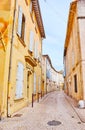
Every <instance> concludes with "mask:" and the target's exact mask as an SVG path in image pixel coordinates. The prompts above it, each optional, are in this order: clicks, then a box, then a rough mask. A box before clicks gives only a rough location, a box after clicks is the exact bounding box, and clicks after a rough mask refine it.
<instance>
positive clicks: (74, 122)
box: [0, 91, 85, 130]
mask: <svg viewBox="0 0 85 130" xmlns="http://www.w3.org/2000/svg"><path fill="white" fill-rule="evenodd" d="M17 114H18V115H20V117H12V118H5V119H4V120H2V121H0V130H85V123H83V122H81V120H80V118H79V116H78V114H77V113H76V112H75V110H74V108H73V107H72V105H71V104H70V103H69V100H67V98H66V97H65V95H64V93H63V92H62V91H61V92H52V93H49V94H47V95H45V96H44V97H43V98H42V99H41V100H40V102H39V103H37V102H35V103H34V107H33V108H32V107H31V105H30V106H28V107H25V108H24V109H22V110H21V111H19V112H17ZM49 121H52V122H51V123H50V125H49V123H48V122H49ZM56 121H59V122H60V124H58V122H56Z"/></svg>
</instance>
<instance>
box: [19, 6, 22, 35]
mask: <svg viewBox="0 0 85 130" xmlns="http://www.w3.org/2000/svg"><path fill="white" fill-rule="evenodd" d="M21 32H22V8H21V7H19V14H18V35H19V36H20V37H21Z"/></svg>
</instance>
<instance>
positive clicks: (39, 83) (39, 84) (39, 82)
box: [38, 77, 41, 92]
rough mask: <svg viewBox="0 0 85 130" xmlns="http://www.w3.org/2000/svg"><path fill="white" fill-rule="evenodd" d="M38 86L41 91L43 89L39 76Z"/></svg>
mask: <svg viewBox="0 0 85 130" xmlns="http://www.w3.org/2000/svg"><path fill="white" fill-rule="evenodd" d="M38 87H39V92H40V91H41V78H40V77H39V78H38Z"/></svg>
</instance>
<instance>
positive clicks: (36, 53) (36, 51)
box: [34, 42, 38, 58]
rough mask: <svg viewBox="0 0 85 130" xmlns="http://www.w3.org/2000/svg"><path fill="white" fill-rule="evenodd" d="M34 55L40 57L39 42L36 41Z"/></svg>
mask: <svg viewBox="0 0 85 130" xmlns="http://www.w3.org/2000/svg"><path fill="white" fill-rule="evenodd" d="M34 57H35V58H38V43H37V42H36V43H35V48H34Z"/></svg>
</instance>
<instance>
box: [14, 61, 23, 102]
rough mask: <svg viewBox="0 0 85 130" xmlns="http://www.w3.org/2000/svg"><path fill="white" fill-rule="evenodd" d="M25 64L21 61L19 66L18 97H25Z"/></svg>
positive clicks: (16, 95)
mask: <svg viewBox="0 0 85 130" xmlns="http://www.w3.org/2000/svg"><path fill="white" fill-rule="evenodd" d="M23 81H24V66H23V64H22V63H21V62H19V63H18V66H17V75H16V93H15V97H16V99H19V98H22V97H23V86H24V82H23Z"/></svg>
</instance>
